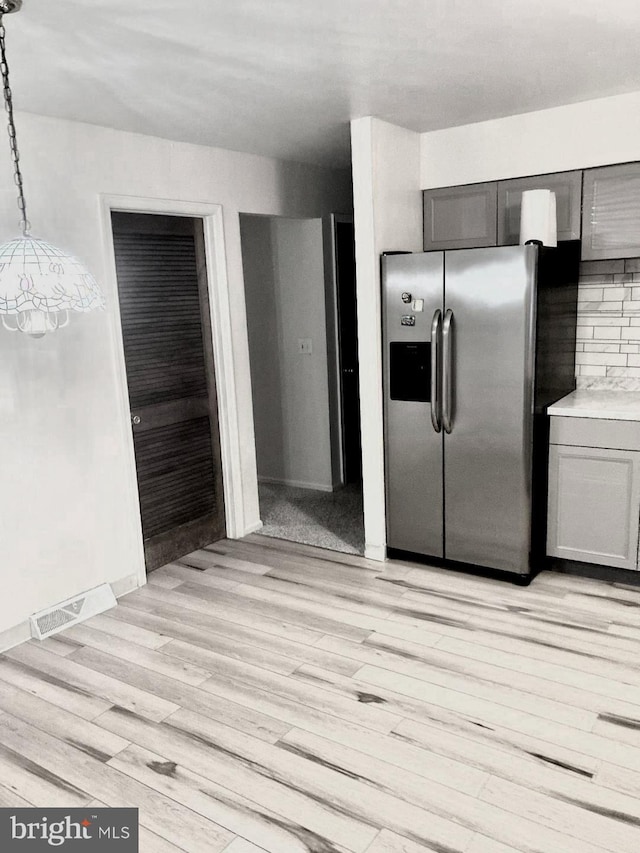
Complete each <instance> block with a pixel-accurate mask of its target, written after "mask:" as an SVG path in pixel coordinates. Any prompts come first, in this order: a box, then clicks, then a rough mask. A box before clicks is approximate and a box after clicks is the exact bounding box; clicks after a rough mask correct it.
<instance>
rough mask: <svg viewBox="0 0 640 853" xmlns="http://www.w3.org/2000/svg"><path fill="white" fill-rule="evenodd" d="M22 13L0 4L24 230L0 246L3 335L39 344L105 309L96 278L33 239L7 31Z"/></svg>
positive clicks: (10, 2)
mask: <svg viewBox="0 0 640 853" xmlns="http://www.w3.org/2000/svg"><path fill="white" fill-rule="evenodd" d="M21 7H22V0H0V58H1V62H0V73H1V74H2V84H3V90H4V105H5V109H6V111H7V117H8V121H9V124H8V131H9V145H10V148H11V159H12V160H13V169H14V178H15V183H16V186H17V188H18V207H19V209H20V213H21V220H20V227H21V229H22V236H21V237H17V238H16V239H15V240H11V241H10V242H9V243H4V244H3V245H0V316H1V317H2V325H3V326H4V328H5V329H8V330H9V331H12V332H15V331H20V332H25V333H26V334H28V335H31V336H32V337H35V338H41V337H42V336H43V335H44V334H46V332H53V331H55V330H56V329H61V328H64V326H66V325H67V324H68V322H69V312H70V311H78V312H86V311H93V310H94V309H95V308H104V296H103V295H102V291H101V290H100V287H99V286H98V284H97V282H96V280H95V279H94V277H93V276H92V275H91V273H90V272H89V271H88V270H87V269H85V267H84V266H83V265H82V264H81V263H80V261H78V260H76V259H75V258H73V257H71V256H70V255H68V254H67V253H66V252H64V251H62V250H61V249H57V248H55V246H52V245H51V244H50V243H46V242H45V241H44V240H39V239H37V238H36V237H32V236H31V234H30V229H31V226H30V223H29V220H28V218H27V207H26V203H25V198H24V189H23V185H22V172H21V169H20V154H19V152H18V143H17V140H16V128H15V124H14V119H13V98H12V95H11V88H10V86H9V66H8V65H7V56H6V51H5V29H4V15H5V14H9V13H11V12H17V11H19V9H20V8H21ZM9 316H13V317H15V321H14V324H12V323H10V322H9V321H8V320H7V317H9Z"/></svg>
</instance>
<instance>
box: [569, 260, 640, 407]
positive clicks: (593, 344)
mask: <svg viewBox="0 0 640 853" xmlns="http://www.w3.org/2000/svg"><path fill="white" fill-rule="evenodd" d="M576 376H577V384H578V387H579V388H625V389H628V390H637V389H640V258H621V259H617V260H610V261H583V262H582V263H581V264H580V284H579V289H578V333H577V340H576Z"/></svg>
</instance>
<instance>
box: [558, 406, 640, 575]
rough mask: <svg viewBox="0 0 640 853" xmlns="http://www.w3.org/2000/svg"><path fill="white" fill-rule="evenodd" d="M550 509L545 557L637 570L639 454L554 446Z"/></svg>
mask: <svg viewBox="0 0 640 853" xmlns="http://www.w3.org/2000/svg"><path fill="white" fill-rule="evenodd" d="M554 420H556V419H555V418H552V422H553V421H554ZM558 420H567V421H568V420H572V419H571V418H561V419H558ZM576 420H579V419H576ZM601 423H602V422H601ZM548 507H549V509H548V525H547V554H548V555H549V556H552V557H562V558H565V559H568V560H581V561H583V562H586V563H599V564H601V565H605V566H615V567H617V568H621V569H637V555H638V520H639V517H640V451H638V450H618V449H613V448H610V447H577V446H573V445H563V444H552V445H551V446H550V448H549V504H548Z"/></svg>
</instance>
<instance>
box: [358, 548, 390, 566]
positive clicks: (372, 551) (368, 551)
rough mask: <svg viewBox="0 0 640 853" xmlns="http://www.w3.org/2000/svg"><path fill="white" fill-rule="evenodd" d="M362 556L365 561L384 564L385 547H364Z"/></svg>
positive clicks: (385, 556)
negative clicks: (375, 561)
mask: <svg viewBox="0 0 640 853" xmlns="http://www.w3.org/2000/svg"><path fill="white" fill-rule="evenodd" d="M364 555H365V557H366V558H367V560H377V561H378V562H379V563H384V561H385V560H386V559H387V546H386V545H365V546H364Z"/></svg>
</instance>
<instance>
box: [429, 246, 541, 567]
mask: <svg viewBox="0 0 640 853" xmlns="http://www.w3.org/2000/svg"><path fill="white" fill-rule="evenodd" d="M537 251H538V250H537V248H536V247H535V246H503V247H498V248H488V249H471V250H462V251H458V252H448V253H447V254H446V256H445V307H446V309H447V312H446V315H445V316H446V317H448V319H449V328H448V329H447V326H446V325H445V336H444V337H445V340H444V353H445V358H447V353H448V355H449V358H448V360H447V365H446V367H445V384H446V383H447V380H448V382H449V387H450V394H449V395H447V393H446V390H447V389H445V412H444V422H445V425H447V426H448V427H450V432H449V431H448V429H447V433H446V434H445V457H444V471H445V475H444V476H445V537H446V538H445V557H446V558H447V559H449V560H458V561H461V562H465V563H475V564H477V565H480V566H486V567H489V568H493V569H501V570H503V571H509V572H516V573H519V574H528V572H529V550H530V538H531V457H532V430H533V383H534V345H535V340H534V337H535V331H534V330H535V305H536V286H535V276H536V266H537ZM447 368H448V375H447ZM447 401H449V405H448V406H447Z"/></svg>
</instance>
